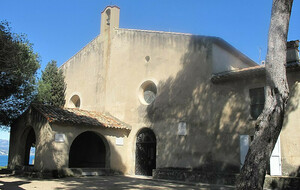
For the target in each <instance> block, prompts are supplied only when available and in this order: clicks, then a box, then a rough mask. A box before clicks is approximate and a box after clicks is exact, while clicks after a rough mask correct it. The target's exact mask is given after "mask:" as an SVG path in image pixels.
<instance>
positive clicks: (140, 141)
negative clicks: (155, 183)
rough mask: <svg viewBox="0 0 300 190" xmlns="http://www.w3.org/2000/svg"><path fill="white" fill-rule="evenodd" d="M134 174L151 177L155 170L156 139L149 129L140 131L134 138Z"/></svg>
mask: <svg viewBox="0 0 300 190" xmlns="http://www.w3.org/2000/svg"><path fill="white" fill-rule="evenodd" d="M135 162H136V163H135V174H136V175H145V176H151V175H152V170H153V169H155V168H156V137H155V134H154V132H153V131H152V130H151V129H149V128H144V129H142V130H141V131H140V132H139V133H138V134H137V137H136V153H135Z"/></svg>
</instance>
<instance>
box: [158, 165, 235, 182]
mask: <svg viewBox="0 0 300 190" xmlns="http://www.w3.org/2000/svg"><path fill="white" fill-rule="evenodd" d="M237 177H238V174H233V173H232V174H231V173H226V174H224V173H216V172H203V171H197V170H192V169H181V168H174V169H173V168H172V169H170V168H159V169H155V170H153V178H155V179H168V180H179V181H187V182H201V183H209V184H224V185H234V184H235V181H236V179H237Z"/></svg>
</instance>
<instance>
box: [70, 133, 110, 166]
mask: <svg viewBox="0 0 300 190" xmlns="http://www.w3.org/2000/svg"><path fill="white" fill-rule="evenodd" d="M109 159H110V148H109V144H108V142H107V140H106V139H105V137H103V136H102V135H100V134H98V133H96V132H93V131H85V132H83V133H81V134H79V135H78V136H77V137H76V138H75V139H74V140H73V142H72V144H71V147H70V151H69V168H109Z"/></svg>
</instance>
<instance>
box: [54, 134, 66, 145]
mask: <svg viewBox="0 0 300 190" xmlns="http://www.w3.org/2000/svg"><path fill="white" fill-rule="evenodd" d="M54 140H55V142H60V143H63V142H65V134H63V133H56V134H55V138H54Z"/></svg>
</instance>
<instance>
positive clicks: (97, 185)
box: [0, 174, 234, 190]
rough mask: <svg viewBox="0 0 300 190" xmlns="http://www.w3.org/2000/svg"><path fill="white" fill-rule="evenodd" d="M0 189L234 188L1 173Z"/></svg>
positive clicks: (137, 180)
mask: <svg viewBox="0 0 300 190" xmlns="http://www.w3.org/2000/svg"><path fill="white" fill-rule="evenodd" d="M0 189H5V190H22V189H37V190H50V189H51V190H52V189H55V190H60V189H67V190H69V189H76V190H77V189H116V190H118V189H179V190H180V189H207V190H210V189H216V190H217V189H234V188H233V187H229V186H216V185H209V184H188V183H181V182H174V181H166V180H152V179H147V178H141V177H129V176H95V177H80V178H76V177H70V178H62V179H29V178H21V177H12V176H7V175H3V174H2V175H0Z"/></svg>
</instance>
